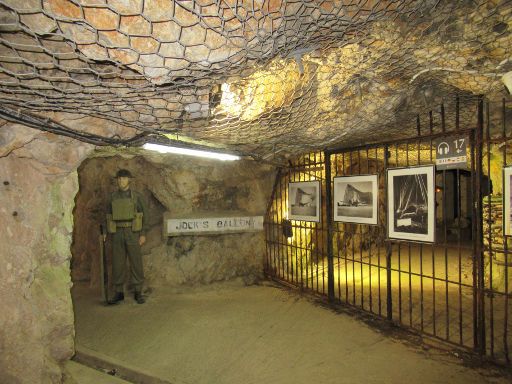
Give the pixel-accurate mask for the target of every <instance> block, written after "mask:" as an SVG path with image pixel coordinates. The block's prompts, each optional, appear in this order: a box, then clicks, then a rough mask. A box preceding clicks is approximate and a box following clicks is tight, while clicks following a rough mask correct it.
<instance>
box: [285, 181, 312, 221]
mask: <svg viewBox="0 0 512 384" xmlns="http://www.w3.org/2000/svg"><path fill="white" fill-rule="evenodd" d="M288 218H289V219H290V220H304V221H316V222H320V182H319V181H302V182H294V183H289V184H288Z"/></svg>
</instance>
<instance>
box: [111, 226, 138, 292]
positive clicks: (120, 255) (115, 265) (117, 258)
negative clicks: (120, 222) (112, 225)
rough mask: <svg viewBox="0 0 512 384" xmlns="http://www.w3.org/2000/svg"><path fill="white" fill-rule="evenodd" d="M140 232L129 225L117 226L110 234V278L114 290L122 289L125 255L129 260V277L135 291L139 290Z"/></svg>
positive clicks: (124, 273)
mask: <svg viewBox="0 0 512 384" xmlns="http://www.w3.org/2000/svg"><path fill="white" fill-rule="evenodd" d="M139 236H140V232H133V231H132V229H131V228H130V227H127V228H117V231H116V233H114V234H113V236H112V280H113V284H114V287H115V290H116V292H123V291H124V280H125V276H126V257H127V256H128V260H129V262H130V277H131V282H132V284H133V288H134V289H135V291H136V292H137V291H138V292H140V291H141V289H142V283H143V282H144V270H143V268H142V253H141V250H140V245H139Z"/></svg>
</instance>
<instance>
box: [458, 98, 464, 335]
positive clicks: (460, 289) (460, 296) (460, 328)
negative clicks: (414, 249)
mask: <svg viewBox="0 0 512 384" xmlns="http://www.w3.org/2000/svg"><path fill="white" fill-rule="evenodd" d="M457 108H458V106H457ZM460 188H461V184H460V169H458V168H457V212H458V213H459V220H458V232H459V236H458V238H457V249H458V267H459V271H458V272H459V280H458V283H459V292H458V294H459V297H458V299H459V344H461V345H462V343H463V336H462V333H463V328H462V249H461V238H462V226H461V218H462V203H461V200H462V192H461V190H460Z"/></svg>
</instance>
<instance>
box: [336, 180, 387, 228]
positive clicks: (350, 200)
mask: <svg viewBox="0 0 512 384" xmlns="http://www.w3.org/2000/svg"><path fill="white" fill-rule="evenodd" d="M378 193H379V184H378V178H377V175H361V176H341V177H335V178H334V193H333V195H334V215H333V217H334V221H342V222H346V223H359V224H372V225H377V212H378V202H377V197H378Z"/></svg>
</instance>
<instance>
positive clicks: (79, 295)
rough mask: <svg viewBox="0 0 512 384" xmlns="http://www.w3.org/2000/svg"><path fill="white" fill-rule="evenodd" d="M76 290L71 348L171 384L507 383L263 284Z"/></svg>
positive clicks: (495, 375) (499, 374) (78, 287)
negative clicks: (108, 295)
mask: <svg viewBox="0 0 512 384" xmlns="http://www.w3.org/2000/svg"><path fill="white" fill-rule="evenodd" d="M99 296H100V295H99V293H97V292H94V291H91V290H89V289H87V287H86V286H83V285H75V287H74V288H73V297H74V306H75V314H76V343H77V348H85V349H87V350H89V351H96V352H98V353H99V354H100V355H104V356H108V357H111V358H115V359H116V360H118V361H121V362H122V363H123V364H124V365H125V366H128V367H130V368H131V369H133V370H141V371H144V372H146V373H149V374H150V375H151V376H153V377H155V378H160V379H162V380H165V381H168V382H171V383H175V384H184V383H186V384H206V383H209V384H228V383H230V384H235V383H236V384H240V383H244V384H251V383H258V384H259V383H275V384H287V383H290V384H291V383H293V384H301V383H304V384H306V383H307V384H311V383H321V384H329V383H336V384H341V383H352V384H353V383H410V382H415V383H454V384H457V383H464V384H469V383H499V384H501V383H503V384H504V383H510V382H511V377H510V376H509V377H504V376H503V372H499V371H497V370H494V369H493V370H490V369H479V370H475V369H471V368H467V367H464V366H463V364H462V363H461V361H460V360H459V359H457V358H456V357H455V356H453V355H451V354H449V353H446V352H441V351H439V350H436V349H433V348H423V347H421V346H413V345H411V343H409V342H405V341H404V340H401V339H397V338H391V337H389V336H385V335H384V334H383V333H382V332H380V333H379V332H377V331H376V330H374V329H372V328H369V327H368V326H367V325H365V324H364V323H362V322H360V321H358V320H356V319H355V318H354V317H352V316H350V315H347V314H340V313H336V312H334V311H332V310H329V309H326V308H322V307H320V306H318V305H315V304H314V303H313V302H311V300H310V299H307V298H305V297H301V296H299V294H298V293H297V292H294V291H288V290H285V289H281V288H279V287H277V286H273V285H271V284H270V283H265V284H263V285H259V286H250V287H244V286H242V285H241V284H236V283H225V284H220V285H212V286H208V287H202V288H196V289H188V290H184V291H181V292H177V291H171V290H164V289H157V290H155V291H154V292H152V293H151V295H149V297H148V301H147V303H146V304H144V305H138V304H136V303H135V302H134V301H133V299H132V297H131V296H130V297H127V299H126V300H125V302H124V303H122V304H120V305H117V306H108V307H107V306H103V305H102V304H101V303H100V299H99Z"/></svg>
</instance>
